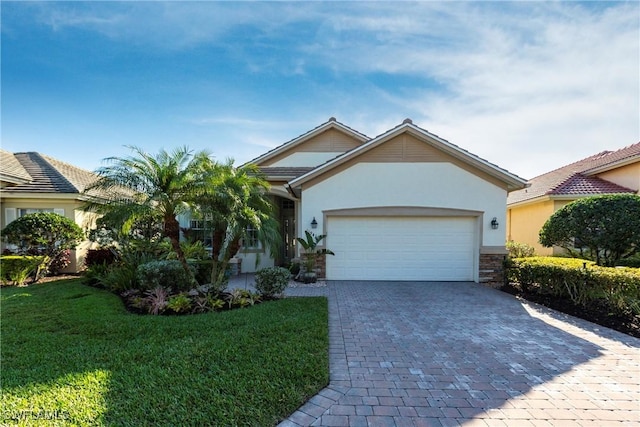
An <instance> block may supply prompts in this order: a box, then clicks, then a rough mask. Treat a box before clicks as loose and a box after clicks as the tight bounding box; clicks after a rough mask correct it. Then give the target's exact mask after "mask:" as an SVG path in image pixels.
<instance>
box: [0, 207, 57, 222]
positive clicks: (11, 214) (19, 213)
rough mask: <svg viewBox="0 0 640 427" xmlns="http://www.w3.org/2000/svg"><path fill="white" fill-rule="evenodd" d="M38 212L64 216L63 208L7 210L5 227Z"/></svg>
mask: <svg viewBox="0 0 640 427" xmlns="http://www.w3.org/2000/svg"><path fill="white" fill-rule="evenodd" d="M38 212H53V213H57V214H58V215H62V216H64V209H63V208H41V209H36V208H5V210H4V225H5V226H6V225H8V224H9V223H11V222H13V221H15V220H16V219H18V218H20V217H23V216H25V215H29V214H32V213H38Z"/></svg>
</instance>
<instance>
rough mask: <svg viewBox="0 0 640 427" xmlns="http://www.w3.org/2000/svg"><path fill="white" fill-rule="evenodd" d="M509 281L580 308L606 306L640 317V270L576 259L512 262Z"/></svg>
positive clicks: (540, 259) (516, 260)
mask: <svg viewBox="0 0 640 427" xmlns="http://www.w3.org/2000/svg"><path fill="white" fill-rule="evenodd" d="M507 280H508V281H509V282H511V283H514V284H517V285H518V286H519V287H520V288H521V289H522V290H523V291H525V292H530V293H537V294H541V295H552V296H554V297H558V298H569V299H571V301H573V302H574V303H576V304H578V305H582V306H587V305H591V304H598V303H604V304H605V305H606V306H607V308H608V309H609V310H610V311H611V312H619V313H628V312H633V313H635V314H640V269H637V268H623V267H618V268H613V267H601V266H598V265H596V264H595V263H594V262H593V261H585V260H581V259H577V258H559V257H531V258H516V259H513V260H511V263H510V267H509V268H508V269H507Z"/></svg>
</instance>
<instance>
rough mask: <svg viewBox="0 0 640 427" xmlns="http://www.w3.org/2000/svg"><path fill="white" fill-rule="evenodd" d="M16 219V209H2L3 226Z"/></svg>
mask: <svg viewBox="0 0 640 427" xmlns="http://www.w3.org/2000/svg"><path fill="white" fill-rule="evenodd" d="M17 218H18V209H16V208H4V225H5V226H6V225H8V224H9V223H10V222H13V221H15V220H16V219H17Z"/></svg>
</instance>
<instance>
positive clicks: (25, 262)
mask: <svg viewBox="0 0 640 427" xmlns="http://www.w3.org/2000/svg"><path fill="white" fill-rule="evenodd" d="M48 261H49V257H47V256H44V255H42V256H29V255H4V256H1V257H0V282H1V283H2V284H3V285H17V286H22V285H24V284H25V283H26V282H27V279H29V278H31V279H32V281H34V282H35V281H36V280H38V279H39V278H40V274H41V272H42V271H43V270H44V269H45V268H46V264H47V262H48Z"/></svg>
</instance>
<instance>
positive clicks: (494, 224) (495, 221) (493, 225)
mask: <svg viewBox="0 0 640 427" xmlns="http://www.w3.org/2000/svg"><path fill="white" fill-rule="evenodd" d="M499 225H500V224H498V218H496V217H495V216H494V217H493V219H492V220H491V228H493V229H494V230H497V229H498V226H499Z"/></svg>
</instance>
